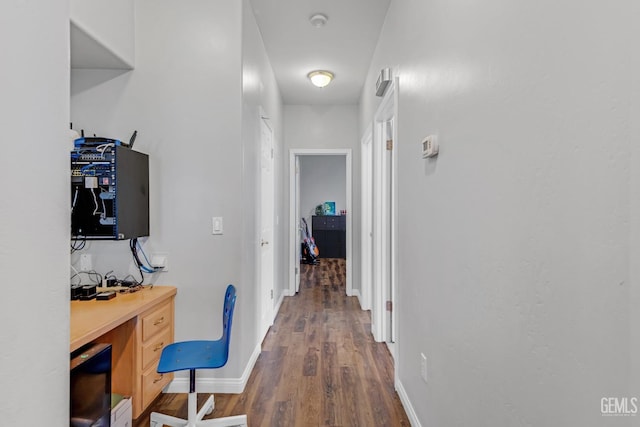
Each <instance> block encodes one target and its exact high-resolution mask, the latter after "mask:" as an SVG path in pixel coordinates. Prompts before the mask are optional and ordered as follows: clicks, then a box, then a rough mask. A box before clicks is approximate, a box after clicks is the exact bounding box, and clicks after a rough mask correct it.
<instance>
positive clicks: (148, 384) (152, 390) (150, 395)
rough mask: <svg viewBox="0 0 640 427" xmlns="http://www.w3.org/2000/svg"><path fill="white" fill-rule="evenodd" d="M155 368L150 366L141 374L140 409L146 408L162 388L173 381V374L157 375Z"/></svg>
mask: <svg viewBox="0 0 640 427" xmlns="http://www.w3.org/2000/svg"><path fill="white" fill-rule="evenodd" d="M156 369H157V368H156V366H155V365H154V366H151V367H149V369H147V370H146V371H144V373H143V374H142V407H143V408H146V407H147V405H149V403H151V402H152V401H153V399H155V398H156V397H157V396H158V395H159V394H160V392H161V391H162V389H163V388H164V386H166V385H167V384H169V382H171V380H172V379H173V373H171V372H170V373H168V374H159V373H157V372H156Z"/></svg>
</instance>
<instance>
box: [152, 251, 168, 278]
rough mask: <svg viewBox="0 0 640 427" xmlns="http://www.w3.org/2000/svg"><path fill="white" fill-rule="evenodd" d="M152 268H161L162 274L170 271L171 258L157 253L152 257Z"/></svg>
mask: <svg viewBox="0 0 640 427" xmlns="http://www.w3.org/2000/svg"><path fill="white" fill-rule="evenodd" d="M151 267H154V268H161V269H162V270H160V271H162V272H164V273H166V272H167V271H169V256H168V255H167V254H164V253H156V254H152V255H151Z"/></svg>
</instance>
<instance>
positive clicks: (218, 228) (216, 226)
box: [211, 216, 224, 234]
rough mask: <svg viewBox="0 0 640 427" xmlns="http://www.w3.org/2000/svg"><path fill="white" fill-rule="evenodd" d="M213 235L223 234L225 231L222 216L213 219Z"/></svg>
mask: <svg viewBox="0 0 640 427" xmlns="http://www.w3.org/2000/svg"><path fill="white" fill-rule="evenodd" d="M211 226H212V228H211V234H222V233H223V231H224V227H223V223H222V217H221V216H214V217H213V218H212V219H211Z"/></svg>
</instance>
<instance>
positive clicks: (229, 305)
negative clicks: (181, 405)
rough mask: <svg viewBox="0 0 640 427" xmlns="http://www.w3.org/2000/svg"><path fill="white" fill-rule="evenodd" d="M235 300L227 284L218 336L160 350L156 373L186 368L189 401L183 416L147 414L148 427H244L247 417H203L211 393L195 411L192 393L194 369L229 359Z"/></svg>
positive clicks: (218, 365)
mask: <svg viewBox="0 0 640 427" xmlns="http://www.w3.org/2000/svg"><path fill="white" fill-rule="evenodd" d="M235 303H236V289H235V287H234V286H233V285H229V286H227V292H226V293H225V298H224V310H223V313H222V326H223V328H222V337H221V338H220V339H219V340H216V341H183V342H178V343H173V344H170V345H168V346H166V347H165V348H164V349H163V350H162V355H161V356H160V362H158V369H157V371H158V373H160V374H164V373H167V372H175V371H186V370H188V371H189V400H188V417H187V419H186V420H185V419H182V418H177V417H172V416H170V415H165V414H159V413H157V412H152V413H151V427H162V426H164V425H168V426H171V427H232V426H240V427H247V416H246V415H236V416H232V417H224V418H213V419H208V420H203V418H204V416H205V415H208V414H210V413H211V412H213V408H214V406H215V402H214V398H213V395H211V396H209V399H207V401H206V402H205V404H204V405H203V406H202V408H201V409H200V411H198V402H197V399H198V394H197V393H196V369H215V368H221V367H222V366H224V365H225V364H226V363H227V360H228V358H229V340H230V338H231V321H232V319H233V309H234V307H235Z"/></svg>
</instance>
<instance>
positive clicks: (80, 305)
mask: <svg viewBox="0 0 640 427" xmlns="http://www.w3.org/2000/svg"><path fill="white" fill-rule="evenodd" d="M175 295H176V288H175V287H173V286H154V287H153V288H149V287H145V288H144V289H143V290H141V291H138V292H134V293H118V296H117V297H115V298H114V299H112V300H109V301H96V300H92V301H71V336H70V351H71V352H73V351H74V350H77V349H78V348H80V347H82V346H83V345H85V344H88V343H92V342H96V343H109V344H111V346H112V381H111V382H112V384H111V388H112V390H113V392H114V393H120V394H123V395H127V396H131V397H132V407H133V418H138V417H139V416H140V414H141V413H142V412H144V410H145V408H146V407H147V406H149V404H150V403H151V402H153V400H154V399H155V398H156V397H157V396H158V394H160V392H161V391H162V389H163V388H164V386H165V385H167V384H168V383H169V382H170V381H171V379H172V378H173V375H172V374H169V375H167V374H164V375H161V374H158V373H157V372H156V367H157V361H158V359H159V358H160V353H161V352H162V348H164V346H166V345H167V344H170V343H172V342H173V337H174V322H173V320H174V298H175Z"/></svg>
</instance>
